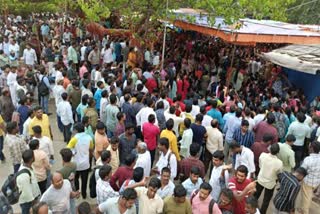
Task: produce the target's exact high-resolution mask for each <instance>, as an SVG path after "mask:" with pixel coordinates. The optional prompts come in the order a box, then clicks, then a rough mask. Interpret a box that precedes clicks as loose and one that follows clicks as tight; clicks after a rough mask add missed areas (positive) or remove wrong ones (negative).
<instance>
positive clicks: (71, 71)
mask: <svg viewBox="0 0 320 214" xmlns="http://www.w3.org/2000/svg"><path fill="white" fill-rule="evenodd" d="M60 17H61V16H58V15H53V14H36V15H33V16H30V17H29V18H28V19H22V18H21V17H20V16H10V17H8V19H7V20H6V22H5V23H1V32H0V34H1V39H0V69H1V75H0V90H1V98H0V111H1V116H0V160H1V161H2V162H5V161H10V163H12V166H13V168H12V171H13V173H14V174H13V175H12V176H9V177H8V179H7V181H10V180H14V181H15V182H14V184H13V185H8V182H7V181H6V183H5V184H4V185H3V187H2V191H1V192H0V198H1V200H0V213H12V212H13V210H12V206H11V205H12V204H14V203H18V204H19V205H20V208H21V213H22V214H29V213H31V212H33V213H37V214H44V213H46V214H47V213H54V214H55V213H57V214H58V213H59V214H60V213H63V214H75V213H80V214H90V213H106V214H118V213H119V214H120V213H126V214H133V213H140V214H157V213H164V214H173V213H174V214H191V213H193V214H200V213H201V214H220V213H222V214H232V213H233V214H259V213H261V214H266V213H267V212H268V210H271V212H270V211H269V213H273V214H283V213H290V214H292V213H302V214H309V213H310V208H311V206H313V205H312V203H319V201H320V198H319V197H320V188H319V185H320V165H319V164H318V163H319V161H320V154H319V152H320V143H319V142H320V139H319V138H320V129H319V125H320V112H319V111H320V97H316V98H315V99H314V100H313V101H312V102H310V103H309V102H308V101H307V99H306V97H305V96H304V93H303V90H301V89H299V88H295V86H294V85H292V84H291V83H290V82H289V80H288V79H287V76H286V73H285V72H283V71H282V69H281V67H279V66H276V65H272V64H270V63H268V62H265V61H263V60H262V59H260V58H259V53H260V52H262V51H268V50H270V49H271V48H272V47H271V46H268V45H263V46H257V47H255V48H251V47H237V48H236V49H233V46H231V45H228V44H225V43H223V42H222V41H220V40H219V39H217V38H212V37H207V36H203V35H199V34H194V33H188V32H184V33H181V32H170V33H169V35H168V39H167V43H166V54H165V58H164V59H161V56H160V54H159V53H160V51H161V41H159V44H158V43H156V44H154V46H153V47H133V46H131V41H130V40H129V39H128V38H121V37H117V36H112V35H105V36H104V37H103V38H102V39H100V38H98V37H96V36H95V35H91V34H90V33H89V32H87V31H86V30H85V28H84V27H83V25H82V24H81V22H80V21H79V20H78V19H76V18H71V17H63V18H60ZM162 61H163V64H164V67H163V68H162V69H161V62H162ZM231 67H232V68H231ZM50 99H54V101H55V102H54V104H53V105H54V108H52V109H53V110H54V111H55V112H49V101H50ZM52 114H53V115H56V117H52V116H51V117H49V116H50V115H52ZM52 120H53V121H52ZM55 124H57V127H58V129H59V131H60V132H61V135H63V141H64V143H65V146H64V147H65V148H63V149H61V150H60V151H59V152H58V154H57V151H54V144H57V143H58V142H57V137H56V136H53V132H52V126H55ZM4 147H7V149H8V153H7V154H4V153H3V148H4ZM57 156H61V158H62V167H60V168H59V169H58V170H57V171H53V170H52V169H51V168H52V166H54V165H56V164H60V163H56V161H55V158H56V157H57ZM0 167H1V165H0ZM1 170H3V168H2V169H1ZM80 183H81V185H80ZM88 190H89V192H88ZM263 190H264V195H263V196H261V194H262V192H263ZM17 191H18V196H17V195H15V194H13V193H16V192H17ZM89 197H90V198H92V199H95V203H94V204H89V203H88V201H87V200H86V199H88V198H89ZM297 197H299V200H296V199H297ZM79 198H82V202H81V203H79V202H78V201H79V200H78V199H79ZM259 198H263V199H262V200H260V201H261V203H259Z"/></svg>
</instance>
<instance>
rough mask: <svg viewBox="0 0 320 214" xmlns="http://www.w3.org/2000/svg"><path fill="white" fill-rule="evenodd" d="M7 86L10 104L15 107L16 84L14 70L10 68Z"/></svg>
mask: <svg viewBox="0 0 320 214" xmlns="http://www.w3.org/2000/svg"><path fill="white" fill-rule="evenodd" d="M7 85H8V86H9V91H10V95H11V100H12V103H13V105H14V106H15V107H17V105H18V103H17V93H16V89H17V85H18V83H17V72H16V68H11V70H10V72H9V74H8V76H7Z"/></svg>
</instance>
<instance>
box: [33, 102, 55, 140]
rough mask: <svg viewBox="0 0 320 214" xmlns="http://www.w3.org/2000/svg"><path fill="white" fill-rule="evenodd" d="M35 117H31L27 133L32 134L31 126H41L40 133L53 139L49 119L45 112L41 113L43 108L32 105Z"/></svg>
mask: <svg viewBox="0 0 320 214" xmlns="http://www.w3.org/2000/svg"><path fill="white" fill-rule="evenodd" d="M33 110H34V112H35V117H33V118H32V120H31V121H30V124H29V134H30V136H33V135H34V133H33V130H32V128H33V127H34V126H41V129H42V135H43V136H47V137H49V138H50V139H53V134H52V130H51V125H50V120H49V117H48V115H47V114H44V113H43V110H42V108H41V107H40V106H36V107H34V109H33Z"/></svg>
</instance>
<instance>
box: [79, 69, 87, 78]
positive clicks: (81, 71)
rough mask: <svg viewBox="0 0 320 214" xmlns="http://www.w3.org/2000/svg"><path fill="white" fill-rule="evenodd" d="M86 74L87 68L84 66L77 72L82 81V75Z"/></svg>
mask: <svg viewBox="0 0 320 214" xmlns="http://www.w3.org/2000/svg"><path fill="white" fill-rule="evenodd" d="M87 72H88V69H87V67H86V66H81V68H80V70H79V76H80V78H81V79H82V78H83V75H84V73H87Z"/></svg>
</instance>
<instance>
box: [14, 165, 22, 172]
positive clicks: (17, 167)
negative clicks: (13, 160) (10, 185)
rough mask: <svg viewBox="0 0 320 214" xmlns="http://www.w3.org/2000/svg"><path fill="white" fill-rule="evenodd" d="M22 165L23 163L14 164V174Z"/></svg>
mask: <svg viewBox="0 0 320 214" xmlns="http://www.w3.org/2000/svg"><path fill="white" fill-rule="evenodd" d="M20 165H21V164H20V163H18V164H14V165H13V172H14V174H16V173H17V172H18V171H19V168H20Z"/></svg>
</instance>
